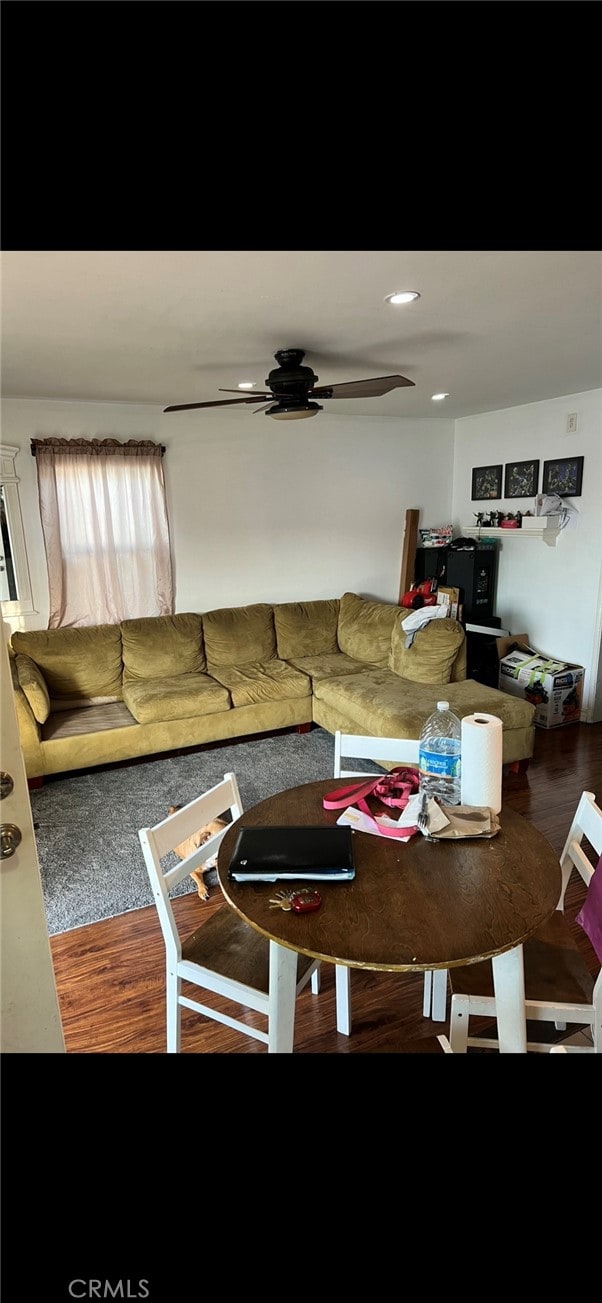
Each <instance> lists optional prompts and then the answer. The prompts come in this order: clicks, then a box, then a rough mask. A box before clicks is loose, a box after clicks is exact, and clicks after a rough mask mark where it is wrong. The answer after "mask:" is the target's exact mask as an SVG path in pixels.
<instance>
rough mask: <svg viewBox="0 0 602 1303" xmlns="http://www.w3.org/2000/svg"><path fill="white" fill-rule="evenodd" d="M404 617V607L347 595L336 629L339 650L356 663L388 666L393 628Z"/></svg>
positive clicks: (342, 601) (342, 603)
mask: <svg viewBox="0 0 602 1303" xmlns="http://www.w3.org/2000/svg"><path fill="white" fill-rule="evenodd" d="M403 614H404V612H403V609H402V607H401V606H393V605H392V604H390V603H388V602H370V601H368V600H367V599H366V598H364V597H358V596H357V594H356V593H344V594H343V596H342V598H341V603H340V610H339V623H338V630H337V638H338V644H339V648H340V650H341V651H342V652H345V654H346V655H347V656H351V657H352V658H353V659H354V660H356V661H368V662H370V663H371V664H376V665H387V663H388V660H389V651H390V648H391V634H392V633H393V626H394V624H395V621H396V620H397V619H399V617H400V616H402V615H403Z"/></svg>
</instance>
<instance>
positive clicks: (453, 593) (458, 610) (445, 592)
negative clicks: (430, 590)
mask: <svg viewBox="0 0 602 1303" xmlns="http://www.w3.org/2000/svg"><path fill="white" fill-rule="evenodd" d="M437 606H449V608H450V609H449V615H450V618H451V619H452V620H461V619H462V604H461V602H460V589H459V588H445V587H443V588H442V587H441V584H439V587H438V588H437Z"/></svg>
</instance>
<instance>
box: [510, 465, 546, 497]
mask: <svg viewBox="0 0 602 1303" xmlns="http://www.w3.org/2000/svg"><path fill="white" fill-rule="evenodd" d="M538 483H539V462H538V461H510V462H508V463H507V465H506V475H505V479H504V497H505V498H534V497H535V494H536V493H537V485H538Z"/></svg>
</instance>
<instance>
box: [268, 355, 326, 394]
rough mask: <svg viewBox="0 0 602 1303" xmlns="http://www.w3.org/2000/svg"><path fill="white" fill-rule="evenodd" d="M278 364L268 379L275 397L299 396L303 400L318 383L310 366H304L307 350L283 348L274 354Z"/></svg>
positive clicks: (269, 386) (317, 378) (269, 387)
mask: <svg viewBox="0 0 602 1303" xmlns="http://www.w3.org/2000/svg"><path fill="white" fill-rule="evenodd" d="M274 357H275V358H276V361H277V362H278V366H277V367H275V368H274V370H273V371H270V374H269V376H268V377H267V380H266V382H265V383H266V385H267V387H268V389H271V390H272V393H273V394H274V397H275V398H279V397H283V398H298V399H299V400H300V401H302V400H303V399H304V398H306V397H307V395H308V393H310V391H311V390H312V389H313V387H314V385H316V384H317V383H318V380H319V376H317V375H315V374H314V372H313V371H312V369H311V367H310V366H302V365H301V363H302V361H303V358H304V357H305V352H304V350H303V349H301V348H281V349H279V350H278V352H277V353H275V354H274Z"/></svg>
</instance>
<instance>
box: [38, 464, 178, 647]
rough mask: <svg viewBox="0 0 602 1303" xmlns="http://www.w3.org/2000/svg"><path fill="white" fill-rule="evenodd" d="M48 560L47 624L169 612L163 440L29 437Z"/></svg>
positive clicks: (55, 625) (96, 621) (170, 588)
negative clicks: (161, 441)
mask: <svg viewBox="0 0 602 1303" xmlns="http://www.w3.org/2000/svg"><path fill="white" fill-rule="evenodd" d="M32 452H34V453H35V458H36V466H37V472H38V491H39V499H40V514H41V518H42V530H43V533H44V543H45V547H46V561H47V566H48V588H49V596H50V615H49V619H48V628H49V629H56V628H61V627H64V626H67V625H69V626H76V625H88V624H119V622H120V621H121V620H125V619H131V618H135V617H137V616H144V615H171V614H172V613H173V579H172V566H171V554H170V543H169V523H168V518H167V502H166V495H165V480H164V476H163V461H162V456H163V452H164V449H163V448H162V447H161V445H160V444H155V443H152V442H150V441H148V440H137V439H129V440H128V441H127V443H120V442H119V441H118V440H117V439H32Z"/></svg>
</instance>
